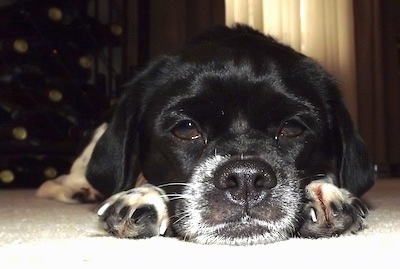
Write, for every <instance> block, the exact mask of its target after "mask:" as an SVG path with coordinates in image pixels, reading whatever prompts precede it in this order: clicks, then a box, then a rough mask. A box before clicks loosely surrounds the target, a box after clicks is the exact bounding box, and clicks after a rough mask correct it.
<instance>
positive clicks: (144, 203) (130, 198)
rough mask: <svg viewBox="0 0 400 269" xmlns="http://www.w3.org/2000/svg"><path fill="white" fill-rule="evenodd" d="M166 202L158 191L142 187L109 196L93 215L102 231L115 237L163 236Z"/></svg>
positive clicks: (165, 221)
mask: <svg viewBox="0 0 400 269" xmlns="http://www.w3.org/2000/svg"><path fill="white" fill-rule="evenodd" d="M167 202H168V198H167V196H166V194H165V192H164V191H163V190H162V189H160V188H157V187H155V186H153V185H151V184H144V185H142V186H140V187H136V188H133V189H130V190H128V191H124V192H120V193H117V194H115V195H113V196H111V197H110V198H109V199H107V200H106V201H105V202H104V203H103V204H102V205H100V207H99V210H98V211H97V214H98V216H99V217H100V221H101V222H102V224H103V226H104V227H103V228H104V229H106V230H107V231H108V232H109V233H110V234H112V235H114V236H117V237H121V238H145V237H152V236H157V235H164V234H165V232H166V230H167V228H168V225H169V217H168V209H167Z"/></svg>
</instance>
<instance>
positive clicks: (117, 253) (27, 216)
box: [0, 179, 400, 269]
mask: <svg viewBox="0 0 400 269" xmlns="http://www.w3.org/2000/svg"><path fill="white" fill-rule="evenodd" d="M364 199H365V200H366V201H367V203H368V204H369V205H370V207H371V208H372V209H371V212H370V215H369V216H368V219H367V223H368V228H367V229H366V230H364V231H363V232H361V233H359V234H357V235H346V236H341V237H338V238H330V239H290V240H286V241H282V242H277V243H274V244H269V245H262V246H247V247H232V246H216V245H213V246H204V245H198V244H194V243H188V242H182V241H179V240H176V239H173V238H163V237H155V238H151V239H143V240H128V239H116V238H112V237H109V236H107V235H105V234H104V233H103V232H102V231H101V230H100V229H98V227H97V217H96V215H95V213H94V206H93V205H81V204H76V205H71V204H62V203H59V202H55V201H50V200H44V199H38V198H36V197H35V192H34V190H0V268H2V269H5V268H39V267H40V268H58V267H61V268H64V267H67V266H68V267H70V266H77V267H76V268H94V266H101V267H100V268H106V267H107V266H113V267H115V266H118V267H119V266H120V267H122V268H135V267H136V268H138V267H148V268H156V267H157V266H160V268H162V269H164V268H199V266H206V267H211V268H216V267H220V268H244V269H247V268H246V267H249V266H252V267H253V266H259V267H260V268H268V267H270V266H274V265H276V266H279V267H281V266H282V268H286V266H296V268H310V267H316V266H318V267H321V266H322V267H324V268H338V266H340V265H341V264H342V265H346V266H344V268H349V267H350V266H355V267H356V268H361V266H368V268H371V266H373V265H376V266H379V268H381V267H383V268H399V267H400V180H399V179H379V180H378V181H377V184H376V185H375V186H374V188H373V189H372V190H371V191H370V192H369V193H367V194H366V195H365V196H364ZM321 263H322V264H321ZM342 268H343V267H342Z"/></svg>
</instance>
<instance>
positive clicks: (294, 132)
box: [279, 120, 304, 138]
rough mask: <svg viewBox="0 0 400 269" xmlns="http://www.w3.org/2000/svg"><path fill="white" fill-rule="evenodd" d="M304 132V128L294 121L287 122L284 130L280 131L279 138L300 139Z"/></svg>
mask: <svg viewBox="0 0 400 269" xmlns="http://www.w3.org/2000/svg"><path fill="white" fill-rule="evenodd" d="M303 132H304V126H303V125H302V124H301V123H299V122H297V121H294V120H289V121H287V122H285V124H284V125H283V127H282V129H281V130H280V133H279V137H287V138H293V137H298V136H300V135H301V134H303Z"/></svg>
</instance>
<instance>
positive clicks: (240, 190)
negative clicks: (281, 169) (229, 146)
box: [214, 159, 277, 202]
mask: <svg viewBox="0 0 400 269" xmlns="http://www.w3.org/2000/svg"><path fill="white" fill-rule="evenodd" d="M276 184H277V179H276V176H275V173H274V171H273V169H272V167H271V165H269V164H268V163H267V162H265V161H263V160H259V159H244V160H232V161H228V162H226V163H225V164H223V165H222V166H220V167H219V168H218V169H217V170H216V172H215V177H214V185H215V187H216V188H218V189H220V190H223V191H226V192H228V193H229V195H230V197H231V199H232V200H235V201H237V202H242V201H244V200H249V199H250V200H259V198H260V197H262V196H264V195H265V191H267V190H270V189H272V188H273V187H275V186H276Z"/></svg>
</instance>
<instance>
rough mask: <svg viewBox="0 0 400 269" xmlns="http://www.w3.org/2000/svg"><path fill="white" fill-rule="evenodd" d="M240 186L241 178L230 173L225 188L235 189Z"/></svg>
mask: <svg viewBox="0 0 400 269" xmlns="http://www.w3.org/2000/svg"><path fill="white" fill-rule="evenodd" d="M238 186H239V179H238V178H237V176H236V175H230V176H228V177H227V179H226V182H225V189H234V188H237V187H238Z"/></svg>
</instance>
